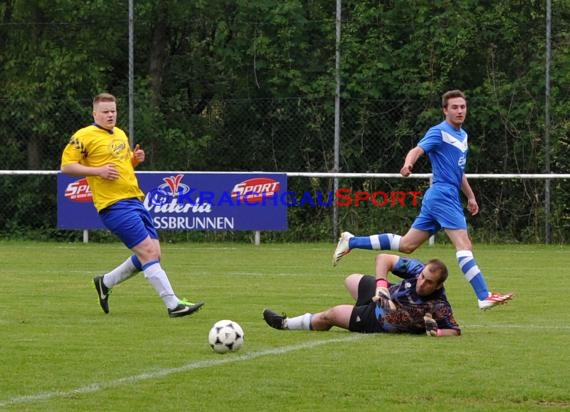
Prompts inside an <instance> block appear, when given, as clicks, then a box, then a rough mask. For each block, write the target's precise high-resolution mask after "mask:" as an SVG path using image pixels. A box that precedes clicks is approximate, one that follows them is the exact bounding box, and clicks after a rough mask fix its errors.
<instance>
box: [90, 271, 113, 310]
mask: <svg viewBox="0 0 570 412" xmlns="http://www.w3.org/2000/svg"><path fill="white" fill-rule="evenodd" d="M93 283H94V284H95V289H96V290H97V296H98V297H99V305H101V309H103V312H105V313H109V293H111V289H109V288H108V287H107V286H105V284H104V283H103V276H96V277H94V278H93Z"/></svg>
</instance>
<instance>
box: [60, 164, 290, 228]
mask: <svg viewBox="0 0 570 412" xmlns="http://www.w3.org/2000/svg"><path fill="white" fill-rule="evenodd" d="M137 179H138V181H139V186H140V187H141V189H142V191H143V192H144V193H145V194H146V196H145V199H144V201H143V202H144V205H145V207H146V208H147V209H148V210H149V211H150V213H151V215H152V216H153V221H154V226H155V227H156V228H157V229H159V230H161V229H162V230H287V204H286V203H285V202H283V201H281V199H283V194H286V193H287V175H286V174H285V173H212V172H210V173H199V172H192V173H188V172H187V173H182V172H181V173H178V172H174V173H157V172H138V173H137ZM57 192H58V193H57V227H58V229H102V228H104V226H103V224H102V222H101V220H100V219H99V215H98V214H97V211H96V210H95V207H94V206H93V202H92V195H91V191H90V189H89V185H88V184H87V180H86V179H85V178H78V177H73V176H67V175H64V174H62V173H59V174H58V179H57Z"/></svg>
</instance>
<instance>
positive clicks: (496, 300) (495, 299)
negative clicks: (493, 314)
mask: <svg viewBox="0 0 570 412" xmlns="http://www.w3.org/2000/svg"><path fill="white" fill-rule="evenodd" d="M512 298H513V294H512V293H505V294H504V295H502V294H500V293H496V292H492V293H491V292H489V296H488V297H487V298H486V299H483V300H479V309H481V310H487V309H491V308H494V307H495V306H498V305H503V304H505V303H507V302H508V301H509V300H511V299H512Z"/></svg>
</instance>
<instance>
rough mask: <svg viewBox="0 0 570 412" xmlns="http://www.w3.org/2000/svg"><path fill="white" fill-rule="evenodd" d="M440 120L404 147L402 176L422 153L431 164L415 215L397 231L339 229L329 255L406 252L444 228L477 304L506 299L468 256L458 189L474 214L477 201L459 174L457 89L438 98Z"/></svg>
mask: <svg viewBox="0 0 570 412" xmlns="http://www.w3.org/2000/svg"><path fill="white" fill-rule="evenodd" d="M442 108H443V114H444V115H445V120H444V121H443V122H441V123H439V124H437V125H435V126H433V127H432V128H430V129H429V130H428V131H427V133H426V134H425V135H424V137H423V138H422V139H421V140H420V142H419V143H418V145H417V146H416V147H414V148H413V149H412V150H410V151H409V152H408V154H407V155H406V158H405V160H404V166H403V167H402V169H401V170H400V174H402V176H409V175H410V174H411V173H412V170H413V167H414V164H415V163H416V161H417V160H418V159H419V158H420V157H421V156H422V155H424V154H426V155H427V157H428V158H429V160H430V163H431V166H432V172H433V173H432V181H433V184H432V186H431V187H430V188H429V189H428V190H427V191H426V193H425V195H424V199H423V202H422V207H421V210H420V214H419V215H418V216H417V217H416V219H415V221H414V223H413V224H412V227H411V229H410V230H409V231H408V232H407V233H406V234H405V235H404V236H400V235H397V234H393V233H381V234H378V235H372V236H354V235H352V234H351V233H349V232H343V233H342V234H341V236H340V239H339V242H338V244H337V247H336V249H335V252H334V255H333V266H336V264H337V263H338V261H339V260H340V259H341V258H342V257H343V256H345V255H346V254H348V253H349V252H350V251H351V250H352V249H381V250H397V251H400V252H403V253H412V252H413V251H414V250H416V249H417V248H418V247H419V246H421V245H422V244H423V243H424V242H425V241H426V240H427V239H428V238H429V237H430V236H431V235H433V234H434V233H436V232H438V231H439V230H442V229H443V230H444V231H445V233H446V234H447V236H448V237H449V239H450V240H451V242H452V243H453V245H454V246H455V249H456V257H457V263H458V264H459V267H460V268H461V271H462V272H463V274H464V276H465V278H466V279H467V281H469V283H470V284H471V286H472V288H473V290H474V292H475V294H476V295H477V300H478V305H479V308H480V309H483V310H485V309H489V308H492V307H494V306H496V305H499V304H503V303H506V302H507V301H509V300H510V299H512V297H513V294H512V293H507V294H500V293H493V292H490V291H489V289H488V287H487V283H486V281H485V278H484V276H483V273H482V272H481V270H480V269H479V266H478V265H477V262H476V261H475V258H474V256H473V246H472V244H471V240H470V238H469V235H468V233H467V222H466V220H465V215H464V213H463V207H462V205H461V198H460V192H462V193H463V194H464V195H465V197H466V198H467V210H468V211H469V212H470V213H471V214H472V215H475V214H477V213H478V212H479V206H478V204H477V201H476V199H475V194H474V193H473V190H472V189H471V186H470V185H469V182H468V181H467V177H466V176H465V172H464V171H465V164H466V162H467V152H468V146H467V133H466V132H465V130H463V128H462V125H463V122H464V121H465V117H466V116H467V102H466V99H465V95H464V94H463V92H462V91H460V90H450V91H448V92H446V93H445V94H444V95H443V97H442Z"/></svg>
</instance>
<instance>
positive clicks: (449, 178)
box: [418, 121, 468, 188]
mask: <svg viewBox="0 0 570 412" xmlns="http://www.w3.org/2000/svg"><path fill="white" fill-rule="evenodd" d="M418 146H419V147H421V148H422V149H423V150H424V152H425V153H426V155H427V156H428V158H429V160H430V162H431V166H432V172H433V184H434V185H435V184H437V183H446V184H449V185H453V186H455V187H457V188H460V187H461V180H462V178H463V173H464V170H465V164H466V162H467V151H468V146H467V133H466V132H465V130H463V129H462V128H459V129H456V128H454V127H453V126H451V125H450V124H449V123H447V122H446V121H443V122H441V123H440V124H438V125H436V126H433V127H432V128H430V129H429V130H428V131H427V133H426V134H425V135H424V137H423V138H422V139H421V140H420V142H419V143H418Z"/></svg>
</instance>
